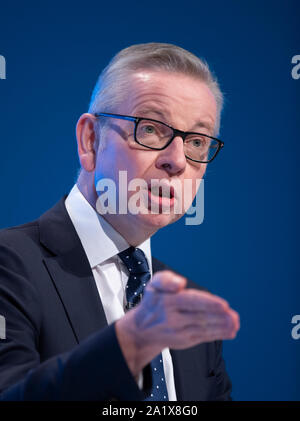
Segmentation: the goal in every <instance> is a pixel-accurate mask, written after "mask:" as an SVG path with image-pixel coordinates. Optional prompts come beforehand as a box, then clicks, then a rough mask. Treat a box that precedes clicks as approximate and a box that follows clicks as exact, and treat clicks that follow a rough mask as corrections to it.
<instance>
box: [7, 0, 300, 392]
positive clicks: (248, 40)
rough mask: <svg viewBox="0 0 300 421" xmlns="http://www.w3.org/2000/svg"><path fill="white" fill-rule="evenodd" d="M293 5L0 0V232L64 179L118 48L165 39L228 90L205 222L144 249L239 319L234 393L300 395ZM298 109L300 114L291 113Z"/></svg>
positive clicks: (50, 196)
mask: <svg viewBox="0 0 300 421" xmlns="http://www.w3.org/2000/svg"><path fill="white" fill-rule="evenodd" d="M299 18H300V7H299V1H292V0H288V1H283V0H282V1H274V0H273V1H263V2H262V1H258V0H254V1H253V0H252V1H249V0H247V1H238V0H236V1H235V0H226V1H211V2H209V4H208V2H202V1H185V2H174V1H168V0H167V1H156V0H154V1H151V2H150V1H149V2H145V3H144V2H133V1H127V2H115V1H114V2H99V1H97V2H96V1H89V2H70V3H69V2H64V1H60V2H55V1H51V2H31V1H27V2H20V1H19V2H18V1H17V2H13V3H12V4H11V5H10V4H9V3H8V2H5V3H4V2H2V4H1V6H0V54H1V55H3V56H5V58H6V61H7V79H6V80H0V116H1V117H0V118H1V126H0V127H1V131H0V138H1V158H0V159H1V161H0V163H1V165H0V179H1V209H0V226H1V227H6V226H11V225H16V224H20V223H24V222H27V221H30V220H32V219H34V218H36V217H38V216H39V215H40V214H41V213H42V212H44V211H45V210H46V209H48V208H49V207H50V206H52V205H53V204H54V203H55V202H56V201H57V200H58V199H59V198H60V197H61V196H62V195H63V194H64V193H67V192H68V191H69V190H70V188H71V187H72V185H73V183H74V181H75V178H76V175H77V170H78V168H79V163H78V158H77V151H76V142H75V124H76V121H77V119H78V118H79V116H80V114H81V113H83V112H85V111H86V110H87V107H88V102H89V99H90V94H91V92H92V89H93V86H94V84H95V82H96V79H97V76H98V74H99V72H100V71H101V69H102V68H103V67H104V66H105V65H106V64H107V62H108V60H109V59H110V58H111V57H112V56H113V55H114V54H115V53H116V52H118V51H119V50H120V49H122V48H123V47H126V46H128V45H131V44H134V43H140V42H150V41H158V42H170V43H175V44H178V45H180V46H182V47H184V48H186V49H188V50H191V51H192V52H193V53H195V54H196V55H199V56H201V57H204V58H205V59H206V60H207V61H208V63H209V64H210V66H211V67H212V69H213V70H214V72H215V73H216V75H217V76H218V79H219V81H220V84H221V87H222V89H223V91H224V92H225V97H226V105H225V110H224V114H223V120H222V127H221V138H222V139H223V141H224V142H225V147H224V149H223V150H222V152H221V153H220V155H219V156H218V157H217V159H216V160H215V161H214V162H213V163H212V164H210V165H209V166H208V169H207V174H206V176H205V219H204V223H203V224H201V225H199V226H186V225H185V224H184V220H183V219H182V220H181V221H180V222H178V223H177V224H175V225H172V226H169V227H167V228H165V229H164V230H161V232H159V233H157V235H156V236H154V237H153V241H152V248H153V254H154V255H156V256H158V257H159V258H160V259H161V260H163V261H165V262H166V263H168V264H170V265H172V266H173V267H174V268H175V269H177V270H179V271H180V272H182V273H184V274H185V275H186V276H188V277H190V278H192V279H194V280H195V281H196V282H198V283H199V284H202V285H204V286H206V287H207V288H209V289H210V290H211V291H212V292H214V293H216V294H218V295H220V296H223V297H224V298H226V299H227V300H228V301H229V303H230V304H231V306H232V307H233V308H235V309H236V310H237V311H238V312H239V313H240V317H241V330H240V332H239V334H238V336H237V338H236V339H235V340H234V341H226V343H224V355H225V359H226V363H227V367H228V370H229V373H230V375H231V378H232V381H233V397H234V398H235V399H236V400H300V375H299V374H300V373H299V369H300V340H299V341H297V340H293V339H292V337H291V329H292V325H291V319H292V316H293V315H294V314H300V300H299V297H300V285H299V279H300V276H299V272H300V271H299V216H298V215H299V210H300V209H299V177H298V166H299V160H300V155H299V152H300V147H299V129H300V123H299V108H300V107H299V102H300V79H299V80H294V79H292V77H291V70H292V67H293V66H292V64H291V58H292V57H293V56H294V55H296V54H300V31H299ZM297 117H298V118H297Z"/></svg>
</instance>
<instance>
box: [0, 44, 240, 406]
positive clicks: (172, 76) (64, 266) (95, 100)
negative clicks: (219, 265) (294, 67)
mask: <svg viewBox="0 0 300 421" xmlns="http://www.w3.org/2000/svg"><path fill="white" fill-rule="evenodd" d="M221 107H222V94H221V92H220V90H219V87H218V84H217V82H216V81H215V80H214V79H213V77H212V75H211V73H210V71H209V69H208V67H207V65H206V64H205V63H203V62H202V61H201V60H199V59H198V58H197V57H195V56H194V55H192V54H191V53H189V52H187V51H185V50H183V49H181V48H179V47H176V46H173V45H169V44H160V43H149V44H141V45H134V46H131V47H129V48H127V49H124V50H122V51H121V52H120V53H119V54H118V55H117V56H116V57H115V58H114V59H113V60H112V61H111V63H110V64H109V66H108V67H107V68H106V69H105V70H104V71H103V72H102V74H101V76H100V78H99V81H98V83H97V85H96V87H95V90H94V93H93V97H92V100H91V104H90V109H89V112H88V113H85V114H83V115H82V116H81V117H80V119H79V121H78V124H77V130H76V135H77V142H78V154H79V158H80V163H81V171H80V174H79V177H78V180H77V184H76V185H75V186H74V188H73V189H72V190H71V192H70V194H69V195H68V197H67V198H66V197H64V198H63V199H62V200H61V201H60V202H59V203H58V204H56V205H55V206H54V207H53V208H52V209H50V210H49V211H48V212H46V213H45V214H44V215H42V216H41V217H40V218H39V219H38V220H37V221H34V222H31V223H28V224H25V225H22V226H19V227H14V228H11V229H7V230H3V231H2V232H1V238H0V256H1V257H0V292H1V294H0V297H1V298H0V309H1V314H2V315H3V316H4V317H5V318H6V324H7V331H6V339H5V340H2V341H0V371H1V376H0V392H2V395H1V397H2V399H4V400H116V399H117V400H230V399H231V383H230V380H229V378H228V375H227V373H226V370H225V366H224V361H223V358H222V342H221V340H222V339H231V338H234V337H235V335H236V332H237V330H238V329H239V318H238V314H237V313H236V312H235V311H234V310H232V309H231V308H230V307H229V305H228V303H227V302H226V301H225V300H223V299H222V298H220V297H217V296H214V295H212V294H210V293H209V292H206V291H203V288H201V287H199V286H198V285H197V284H195V283H193V282H192V281H189V280H187V279H185V278H183V277H182V276H181V275H179V274H175V273H174V272H173V271H171V270H170V269H169V268H168V267H167V266H166V265H164V264H163V263H161V262H160V261H158V260H156V259H154V258H152V256H151V249H150V237H151V236H152V235H153V234H154V233H155V232H156V231H157V230H158V229H160V228H162V227H164V226H166V225H168V224H170V223H173V222H175V221H176V220H177V219H179V218H180V217H181V216H182V215H183V214H184V212H185V210H186V209H185V207H184V206H182V211H181V213H178V212H175V204H176V203H177V202H180V201H183V200H184V197H185V196H186V195H187V193H188V192H187V191H186V190H187V188H186V184H185V183H184V182H185V180H191V181H192V182H193V184H192V188H191V190H192V198H193V197H194V196H195V194H196V190H197V188H196V180H198V179H201V178H202V177H203V175H204V172H205V170H206V166H207V164H208V162H210V161H211V160H212V159H213V158H214V157H215V155H216V153H217V152H218V151H219V149H220V148H221V146H222V142H221V141H219V140H217V139H216V138H215V137H214V136H215V135H217V133H218V129H219V121H220V113H221ZM173 127H174V128H175V129H173ZM199 133H200V134H199ZM121 171H124V172H125V173H126V175H127V179H128V182H129V183H130V182H132V181H134V180H136V179H139V180H141V179H142V180H143V181H144V188H143V184H142V187H141V189H140V190H141V191H140V194H141V195H140V200H139V205H138V206H139V212H129V211H127V212H123V211H122V212H120V201H121V199H122V198H123V197H124V194H125V192H124V191H123V190H122V189H121V188H120V185H119V177H120V172H121ZM104 179H107V180H111V181H113V182H114V183H115V185H116V186H117V187H116V189H117V195H116V197H117V198H118V199H117V204H116V205H117V206H116V207H117V209H118V211H117V212H107V213H104V212H103V202H101V197H103V196H102V195H103V191H101V189H99V188H98V187H99V183H101V181H102V180H104ZM175 179H176V181H177V183H179V184H177V187H178V186H179V187H178V191H179V190H181V193H182V194H181V195H179V194H178V191H177V189H176V188H175V189H174V188H170V189H169V193H168V194H165V193H162V189H160V188H158V189H155V188H154V187H153V186H152V184H151V182H152V180H159V181H160V180H164V181H163V183H164V187H166V186H168V187H170V186H171V183H172V181H173V180H175ZM152 187H153V188H152ZM156 187H157V184H156ZM126 194H128V197H127V202H128V204H129V202H130V200H131V199H133V195H134V194H135V193H134V191H132V190H130V191H128V192H126ZM179 204H180V203H179ZM189 204H190V201H189ZM136 205H137V204H136ZM155 205H156V210H157V209H158V211H156V212H152V211H151V209H152V206H153V207H155ZM179 208H180V207H179ZM165 209H168V210H169V211H167V212H165ZM152 273H155V274H154V276H153V277H152V279H151V280H150V277H151V274H152ZM142 297H143V298H142ZM141 298H142V299H141Z"/></svg>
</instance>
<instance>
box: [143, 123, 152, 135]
mask: <svg viewBox="0 0 300 421" xmlns="http://www.w3.org/2000/svg"><path fill="white" fill-rule="evenodd" d="M143 132H144V133H146V134H153V133H155V127H153V126H150V125H148V126H144V127H143Z"/></svg>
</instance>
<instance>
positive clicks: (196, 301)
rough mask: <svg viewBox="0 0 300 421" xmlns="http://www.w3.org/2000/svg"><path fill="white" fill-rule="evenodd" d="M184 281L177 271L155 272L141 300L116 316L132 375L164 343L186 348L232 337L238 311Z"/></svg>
mask: <svg viewBox="0 0 300 421" xmlns="http://www.w3.org/2000/svg"><path fill="white" fill-rule="evenodd" d="M185 287H186V279H185V278H183V277H182V276H179V275H177V274H175V273H173V272H171V271H162V272H157V273H156V274H155V275H154V276H153V278H152V280H151V281H150V282H149V283H148V285H147V287H146V288H145V292H144V296H143V299H142V301H141V302H140V304H139V305H137V306H136V307H135V308H133V309H132V310H130V311H129V312H128V313H126V314H125V316H124V317H122V318H121V319H119V320H118V321H117V322H116V325H115V326H116V333H117V337H118V340H119V343H120V346H121V349H122V352H123V354H124V357H125V359H126V361H127V363H128V366H129V369H130V370H131V372H132V374H133V375H134V376H137V375H138V373H139V372H140V371H141V370H142V369H143V367H145V366H146V365H147V364H148V363H149V362H150V361H151V360H152V359H153V358H154V357H155V356H156V355H157V354H159V353H160V352H161V350H162V349H164V348H167V347H168V348H172V349H185V348H189V347H192V346H194V345H197V344H200V343H203V342H211V341H215V340H222V339H233V338H235V336H236V333H237V331H238V329H239V326H240V324H239V315H238V313H237V312H235V311H234V310H232V309H231V308H230V307H229V305H228V303H227V301H225V300H223V299H222V298H220V297H218V296H216V295H213V294H211V293H209V292H204V291H199V290H197V289H190V288H189V289H186V288H185Z"/></svg>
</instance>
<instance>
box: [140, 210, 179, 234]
mask: <svg viewBox="0 0 300 421" xmlns="http://www.w3.org/2000/svg"><path fill="white" fill-rule="evenodd" d="M181 216H182V215H174V214H173V215H172V214H163V213H159V214H146V215H145V214H138V215H136V217H137V218H138V219H139V221H140V222H141V223H142V224H143V225H146V226H147V227H149V228H154V229H155V230H158V229H160V228H163V227H165V226H167V225H170V224H173V223H174V222H176V221H177V220H178V219H179V218H180V217H181Z"/></svg>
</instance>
